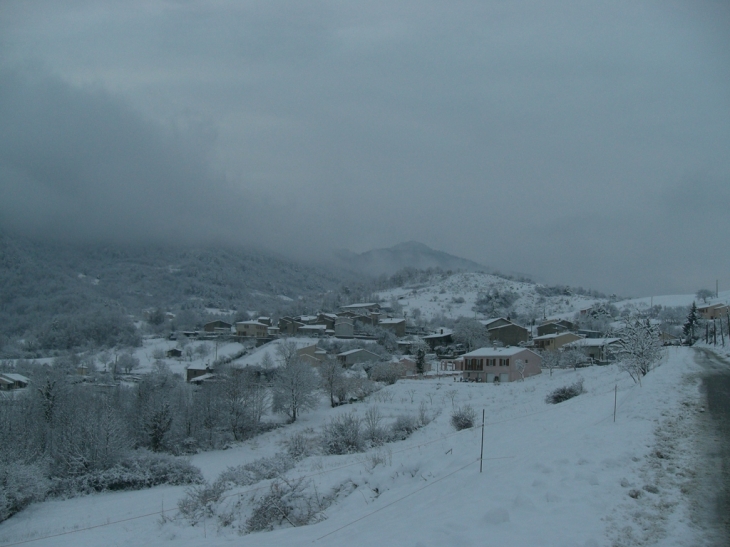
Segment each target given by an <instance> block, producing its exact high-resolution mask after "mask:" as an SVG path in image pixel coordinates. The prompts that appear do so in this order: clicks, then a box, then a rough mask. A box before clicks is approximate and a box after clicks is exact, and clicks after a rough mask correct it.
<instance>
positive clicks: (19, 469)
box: [0, 463, 48, 522]
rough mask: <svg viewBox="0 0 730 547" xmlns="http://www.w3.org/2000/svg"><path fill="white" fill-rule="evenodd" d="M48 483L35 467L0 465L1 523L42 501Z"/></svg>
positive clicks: (19, 464)
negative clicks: (32, 504)
mask: <svg viewBox="0 0 730 547" xmlns="http://www.w3.org/2000/svg"><path fill="white" fill-rule="evenodd" d="M47 492H48V481H47V480H46V478H45V477H44V474H43V471H42V470H41V469H40V468H39V467H38V466H35V465H23V464H21V463H11V464H3V465H0V522H2V521H4V520H5V519H7V518H10V517H11V516H13V515H14V514H15V513H17V512H19V511H22V510H23V509H25V508H26V507H27V506H28V505H30V504H31V503H33V502H34V501H42V500H43V499H44V498H45V497H46V493H47Z"/></svg>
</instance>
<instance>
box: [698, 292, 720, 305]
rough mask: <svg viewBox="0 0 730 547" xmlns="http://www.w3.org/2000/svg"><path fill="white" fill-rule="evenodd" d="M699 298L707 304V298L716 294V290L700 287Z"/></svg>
mask: <svg viewBox="0 0 730 547" xmlns="http://www.w3.org/2000/svg"><path fill="white" fill-rule="evenodd" d="M696 296H697V299H698V300H702V301H703V302H704V303H705V304H707V300H709V299H710V298H712V297H713V296H715V291H711V290H710V289H700V290H699V291H697V294H696Z"/></svg>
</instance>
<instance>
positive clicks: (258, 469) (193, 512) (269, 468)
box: [177, 453, 295, 525]
mask: <svg viewBox="0 0 730 547" xmlns="http://www.w3.org/2000/svg"><path fill="white" fill-rule="evenodd" d="M294 463H295V461H294V459H293V458H291V457H290V456H288V455H287V454H282V453H278V454H274V455H273V456H271V457H270V458H259V459H258V460H255V461H253V462H251V463H247V464H244V465H237V466H236V467H229V468H228V469H226V470H225V471H223V473H221V474H220V475H219V476H218V478H217V479H216V480H215V481H214V482H213V484H207V483H206V484H203V485H200V486H196V487H193V488H190V489H189V490H188V491H187V492H186V493H185V496H183V497H182V498H181V499H180V500H179V501H178V502H177V507H178V509H179V510H180V513H181V514H182V515H183V516H184V517H185V518H186V519H187V520H188V521H189V522H190V523H191V524H193V525H195V524H197V523H198V522H200V521H201V520H202V519H203V518H204V517H212V516H213V515H214V514H215V513H216V505H217V504H218V503H219V502H220V501H221V498H222V497H223V494H225V493H226V492H227V491H228V490H231V489H232V488H235V487H237V486H250V485H252V484H256V483H257V482H259V481H262V480H267V479H274V478H277V477H280V476H281V475H283V474H284V473H286V472H287V471H289V470H290V469H291V468H293V467H294Z"/></svg>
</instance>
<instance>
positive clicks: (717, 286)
mask: <svg viewBox="0 0 730 547" xmlns="http://www.w3.org/2000/svg"><path fill="white" fill-rule="evenodd" d="M715 298H720V280H719V279H715Z"/></svg>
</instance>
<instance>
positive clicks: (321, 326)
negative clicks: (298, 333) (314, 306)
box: [299, 325, 327, 331]
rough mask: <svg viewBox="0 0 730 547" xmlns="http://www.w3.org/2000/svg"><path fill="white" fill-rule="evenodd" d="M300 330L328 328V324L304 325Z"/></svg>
mask: <svg viewBox="0 0 730 547" xmlns="http://www.w3.org/2000/svg"><path fill="white" fill-rule="evenodd" d="M299 330H304V331H306V330H315V331H319V330H327V325H302V326H301V327H299Z"/></svg>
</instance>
